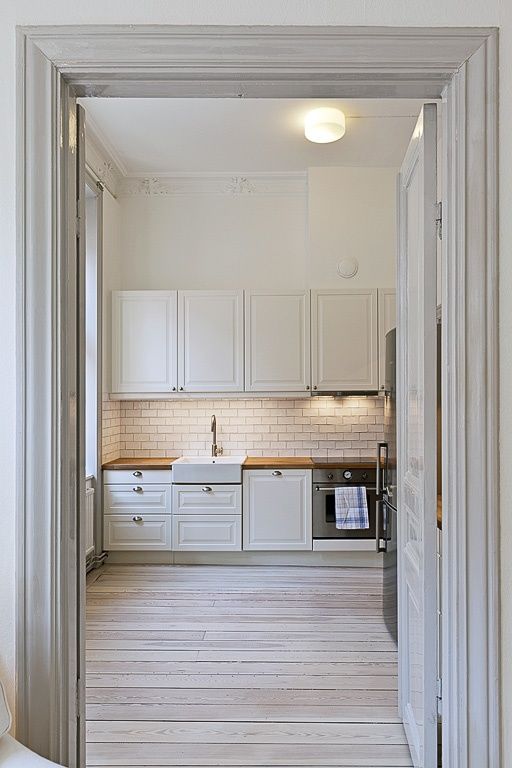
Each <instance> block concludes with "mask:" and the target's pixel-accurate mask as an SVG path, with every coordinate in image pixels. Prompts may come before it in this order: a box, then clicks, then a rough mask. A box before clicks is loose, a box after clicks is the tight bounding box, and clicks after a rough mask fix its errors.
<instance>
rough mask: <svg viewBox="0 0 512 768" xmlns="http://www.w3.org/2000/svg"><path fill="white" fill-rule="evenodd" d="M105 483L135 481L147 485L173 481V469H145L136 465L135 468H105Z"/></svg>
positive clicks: (113, 483) (136, 483)
mask: <svg viewBox="0 0 512 768" xmlns="http://www.w3.org/2000/svg"><path fill="white" fill-rule="evenodd" d="M103 483H104V484H105V485H107V484H108V485H120V484H124V483H126V484H128V483H133V484H135V485H141V484H142V483H144V484H145V485H148V484H153V483H159V484H163V483H168V484H170V483H172V470H171V469H144V468H143V467H134V468H133V469H105V470H104V471H103Z"/></svg>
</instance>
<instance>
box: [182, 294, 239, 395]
mask: <svg viewBox="0 0 512 768" xmlns="http://www.w3.org/2000/svg"><path fill="white" fill-rule="evenodd" d="M178 314H179V341H178V379H179V390H180V391H183V392H243V389H244V346H243V345H244V338H243V291H180V292H179V294H178Z"/></svg>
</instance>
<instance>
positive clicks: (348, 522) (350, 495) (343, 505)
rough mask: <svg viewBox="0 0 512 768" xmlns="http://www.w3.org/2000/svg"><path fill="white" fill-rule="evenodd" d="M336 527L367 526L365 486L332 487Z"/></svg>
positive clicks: (368, 524)
mask: <svg viewBox="0 0 512 768" xmlns="http://www.w3.org/2000/svg"><path fill="white" fill-rule="evenodd" d="M334 507H335V512H336V528H338V529H340V530H341V529H343V528H369V527H370V522H369V520H368V504H367V501H366V488H365V487H364V486H361V485H351V486H342V487H340V488H335V489H334Z"/></svg>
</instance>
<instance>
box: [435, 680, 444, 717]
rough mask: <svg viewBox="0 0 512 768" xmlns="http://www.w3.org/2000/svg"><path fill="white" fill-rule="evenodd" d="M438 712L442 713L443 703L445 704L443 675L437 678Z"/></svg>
mask: <svg viewBox="0 0 512 768" xmlns="http://www.w3.org/2000/svg"><path fill="white" fill-rule="evenodd" d="M436 699H437V714H438V715H441V714H442V705H443V680H442V678H441V677H438V678H437V694H436Z"/></svg>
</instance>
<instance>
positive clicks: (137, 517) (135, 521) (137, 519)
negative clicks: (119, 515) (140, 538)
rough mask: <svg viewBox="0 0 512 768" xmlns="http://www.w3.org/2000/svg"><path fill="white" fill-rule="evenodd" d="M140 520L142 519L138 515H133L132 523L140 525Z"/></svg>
mask: <svg viewBox="0 0 512 768" xmlns="http://www.w3.org/2000/svg"><path fill="white" fill-rule="evenodd" d="M142 519H143V518H142V517H141V516H140V515H134V517H132V520H133V522H134V523H142Z"/></svg>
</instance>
